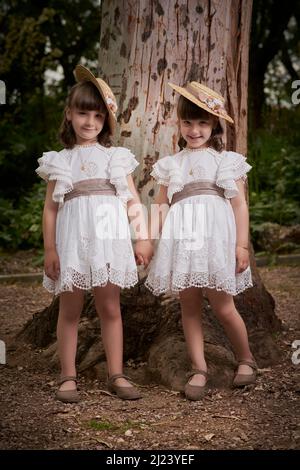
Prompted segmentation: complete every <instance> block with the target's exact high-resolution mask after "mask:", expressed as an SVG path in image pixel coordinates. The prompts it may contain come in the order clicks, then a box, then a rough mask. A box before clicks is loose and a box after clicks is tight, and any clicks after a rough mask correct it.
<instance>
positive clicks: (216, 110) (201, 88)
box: [168, 82, 233, 123]
mask: <svg viewBox="0 0 300 470" xmlns="http://www.w3.org/2000/svg"><path fill="white" fill-rule="evenodd" d="M168 85H169V86H170V87H171V88H173V89H174V90H175V91H177V92H178V93H180V94H181V95H182V96H184V97H185V98H187V99H188V100H190V101H192V102H193V103H194V104H196V105H197V106H199V107H200V108H202V109H204V110H205V111H207V112H209V113H211V114H213V115H214V116H218V117H220V118H223V119H226V120H227V121H229V122H231V123H233V119H232V118H231V117H230V116H229V115H228V114H227V111H226V109H225V107H224V103H225V100H224V98H223V96H221V95H219V94H218V93H216V92H215V91H214V90H212V89H211V88H208V87H207V86H205V85H202V83H198V82H190V83H188V84H187V85H186V87H180V86H177V85H174V84H173V83H168Z"/></svg>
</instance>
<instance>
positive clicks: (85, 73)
mask: <svg viewBox="0 0 300 470" xmlns="http://www.w3.org/2000/svg"><path fill="white" fill-rule="evenodd" d="M74 76H75V78H76V81H77V82H85V81H87V82H92V83H93V84H94V85H95V87H96V88H97V89H98V90H99V92H100V95H101V97H102V99H103V102H104V104H105V107H106V109H107V112H108V125H109V128H110V133H111V135H113V134H114V132H115V130H116V122H117V120H116V117H115V115H114V113H113V112H112V110H111V109H110V108H109V106H108V105H107V103H106V97H105V93H104V90H103V89H102V87H101V79H97V78H96V77H95V76H94V75H93V74H92V72H90V70H89V69H87V68H86V67H84V66H83V65H76V67H75V70H74Z"/></svg>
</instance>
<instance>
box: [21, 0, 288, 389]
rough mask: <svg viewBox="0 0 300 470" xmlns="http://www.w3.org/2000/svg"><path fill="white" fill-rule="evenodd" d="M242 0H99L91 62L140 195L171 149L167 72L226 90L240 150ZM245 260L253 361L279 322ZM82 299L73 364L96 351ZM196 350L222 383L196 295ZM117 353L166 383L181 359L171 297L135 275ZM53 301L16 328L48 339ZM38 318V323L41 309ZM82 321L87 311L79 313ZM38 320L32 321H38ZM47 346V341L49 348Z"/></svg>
mask: <svg viewBox="0 0 300 470" xmlns="http://www.w3.org/2000/svg"><path fill="white" fill-rule="evenodd" d="M251 4H252V2H251V1H250V0H249V1H247V2H242V1H241V0H240V1H238V0H226V1H208V0H207V1H202V2H199V1H195V0H192V1H189V2H183V1H176V2H169V1H161V2H159V1H154V0H152V1H149V0H147V1H146V0H142V1H131V2H122V1H115V0H114V1H112V0H110V1H105V0H104V1H103V2H102V25H101V40H100V45H101V47H100V54H99V63H100V72H101V76H103V77H104V78H105V79H107V81H108V82H109V83H110V85H111V86H112V89H113V91H114V92H115V94H116V96H117V99H118V102H119V111H118V112H119V117H118V120H119V124H120V130H119V134H118V136H117V139H116V141H117V143H118V144H119V145H124V146H126V147H129V148H130V149H132V150H133V152H134V153H135V155H136V156H137V158H138V159H139V160H140V162H141V163H142V165H141V166H140V170H139V171H138V173H137V174H136V182H137V184H138V187H139V189H140V190H141V194H142V199H143V202H144V203H146V204H150V203H151V202H152V201H153V195H154V182H153V181H152V180H151V177H150V175H149V173H150V171H151V166H152V164H153V163H154V162H155V161H156V160H157V159H158V158H159V157H160V156H165V155H168V154H171V153H172V152H175V151H176V150H177V123H176V110H175V106H176V99H177V97H175V96H174V94H173V93H172V90H171V89H170V88H168V87H167V82H168V81H171V82H174V83H177V84H180V85H181V84H184V83H185V82H186V81H189V80H198V81H201V82H203V83H204V84H207V85H208V86H211V87H213V88H214V89H215V90H216V91H220V92H221V93H222V94H223V95H225V97H226V98H227V103H228V110H229V114H230V115H231V116H232V117H233V118H234V120H235V123H236V126H235V128H233V127H231V128H227V129H226V132H227V134H226V135H227V147H228V148H230V149H234V150H237V151H239V152H242V153H246V148H247V139H246V137H247V106H246V103H247V77H248V49H249V29H250V19H251ZM251 265H252V272H253V277H254V283H255V287H254V288H253V289H250V290H247V291H246V292H245V293H244V294H242V295H239V296H238V297H237V298H236V305H237V308H238V309H239V311H240V313H241V314H242V316H243V317H244V319H245V321H246V324H247V327H248V331H249V337H250V343H251V346H252V350H253V352H254V354H255V356H256V358H257V360H258V361H259V364H260V365H266V364H268V363H270V362H272V361H274V360H276V358H277V351H276V348H275V347H274V344H273V341H272V337H271V333H272V332H273V331H275V330H276V329H278V328H279V321H278V320H277V318H276V316H275V314H274V302H273V299H272V297H271V296H270V295H269V294H268V292H267V291H266V290H265V288H264V286H263V284H262V282H261V280H260V277H259V275H258V272H257V269H256V266H255V261H254V254H253V253H251ZM88 302H89V304H88V305H86V306H85V309H84V312H85V315H86V316H87V317H93V318H94V320H93V321H92V323H91V325H92V326H91V328H90V330H89V331H88V333H87V331H86V322H87V318H86V317H84V319H83V323H82V326H81V328H80V334H79V349H78V362H79V364H80V366H79V368H80V369H81V370H82V371H83V370H86V369H88V368H90V367H91V366H94V365H95V364H97V362H99V361H101V360H103V361H104V353H103V349H102V346H101V345H100V341H99V326H98V320H97V319H96V318H95V312H94V307H93V305H92V303H91V298H90V297H89V298H88ZM205 313H206V314H205V315H204V328H205V337H206V344H205V347H206V354H207V357H208V363H209V367H210V370H211V372H212V376H213V377H214V378H215V382H216V378H217V377H218V379H219V381H220V382H222V383H228V378H229V376H230V375H231V374H232V366H233V363H234V357H233V354H232V351H231V349H230V346H229V343H228V341H227V339H226V338H225V336H224V333H223V331H222V329H221V327H220V325H219V324H218V323H217V322H216V321H215V319H214V317H213V315H212V314H211V311H210V307H209V306H208V305H206V307H205ZM122 315H123V317H124V330H125V353H124V356H125V359H128V358H133V359H135V360H142V361H147V373H149V374H151V376H152V377H155V378H156V379H157V380H159V381H162V382H163V383H165V384H166V385H169V386H173V387H175V388H178V387H180V386H182V378H184V372H185V371H186V370H187V369H188V367H189V360H188V357H187V354H186V347H185V344H184V338H183V332H182V327H181V321H180V308H179V303H178V300H176V299H174V298H165V297H162V298H155V297H154V296H152V295H151V294H150V293H149V292H148V291H147V290H146V289H145V288H144V286H143V284H142V282H141V283H140V284H139V285H138V286H137V287H135V288H134V289H132V290H131V291H130V292H129V293H127V292H124V293H123V294H122ZM56 316H57V301H55V302H54V304H53V305H52V306H50V308H49V309H48V311H47V312H41V313H40V314H38V315H36V319H35V320H33V322H31V323H30V324H29V325H28V326H27V328H26V330H25V333H26V336H27V337H30V338H32V339H33V341H34V342H35V343H36V344H38V345H39V346H49V344H51V343H52V342H53V331H54V329H53V328H54V327H53V325H55V322H56ZM45 317H46V318H47V319H48V320H47V322H46V325H48V326H46V327H44V326H42V325H44V324H45V320H44V318H45ZM89 321H90V320H89ZM39 323H40V325H39ZM54 350H55V346H50V349H49V348H48V350H47V354H49V355H50V356H52V355H53V352H54Z"/></svg>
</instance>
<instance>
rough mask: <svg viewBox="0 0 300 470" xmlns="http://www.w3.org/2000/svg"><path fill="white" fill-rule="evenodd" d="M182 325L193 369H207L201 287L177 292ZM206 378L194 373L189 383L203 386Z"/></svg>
mask: <svg viewBox="0 0 300 470" xmlns="http://www.w3.org/2000/svg"><path fill="white" fill-rule="evenodd" d="M179 297H180V305H181V316H182V327H183V331H184V336H185V340H186V344H187V350H188V353H189V356H190V359H191V362H192V367H193V369H201V370H204V371H205V372H206V371H207V366H206V362H205V358H204V340H203V330H202V322H201V313H202V308H203V296H202V292H201V289H199V288H197V287H190V288H188V289H185V290H183V291H181V292H180V293H179ZM205 382H206V378H205V377H204V376H203V375H200V374H198V375H194V376H193V377H192V378H191V380H190V381H189V383H190V384H191V385H200V386H203V385H204V384H205Z"/></svg>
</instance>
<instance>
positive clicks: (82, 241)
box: [36, 144, 138, 294]
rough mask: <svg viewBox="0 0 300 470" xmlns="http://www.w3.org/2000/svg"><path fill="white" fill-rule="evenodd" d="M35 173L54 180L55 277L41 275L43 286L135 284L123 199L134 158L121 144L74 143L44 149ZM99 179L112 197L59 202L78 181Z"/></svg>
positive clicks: (69, 287) (56, 290) (60, 288)
mask: <svg viewBox="0 0 300 470" xmlns="http://www.w3.org/2000/svg"><path fill="white" fill-rule="evenodd" d="M38 163H39V167H38V168H37V170H36V172H37V173H38V175H39V176H41V177H42V178H43V179H45V180H46V181H50V180H56V185H55V189H54V192H53V200H54V201H55V202H58V203H59V209H58V213H57V221H56V248H57V252H58V256H59V260H60V277H59V279H58V281H56V282H54V281H52V280H51V279H50V278H49V277H47V276H46V274H44V280H43V285H44V287H45V288H46V289H47V290H48V291H49V292H53V293H55V294H59V293H60V292H63V291H72V290H73V286H76V287H78V288H80V289H90V288H91V287H96V286H104V285H106V284H107V282H108V281H110V282H112V283H113V284H116V285H117V286H120V287H122V288H129V287H131V286H133V285H135V284H136V283H137V282H138V275H137V267H136V262H135V258H134V252H133V248H132V243H131V235H130V229H129V223H128V217H127V211H126V203H127V201H128V200H130V199H132V197H133V196H132V194H131V192H130V191H129V188H128V184H127V179H126V176H127V175H129V174H130V173H132V172H133V171H134V169H135V168H136V167H137V165H138V162H137V161H136V160H135V158H134V156H133V155H132V154H131V152H130V151H129V150H128V149H126V148H123V147H110V148H105V147H103V146H101V145H99V144H93V145H90V146H79V145H76V146H75V147H74V148H73V149H72V150H68V149H64V150H62V151H60V152H46V153H44V154H43V156H42V157H41V158H39V159H38ZM94 178H101V179H102V178H104V179H108V180H109V181H110V183H111V184H113V185H114V187H115V189H116V195H89V196H79V197H74V198H73V199H70V200H67V201H64V196H65V194H66V193H68V192H70V191H72V189H73V184H74V183H77V182H79V181H83V180H88V179H94Z"/></svg>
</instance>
